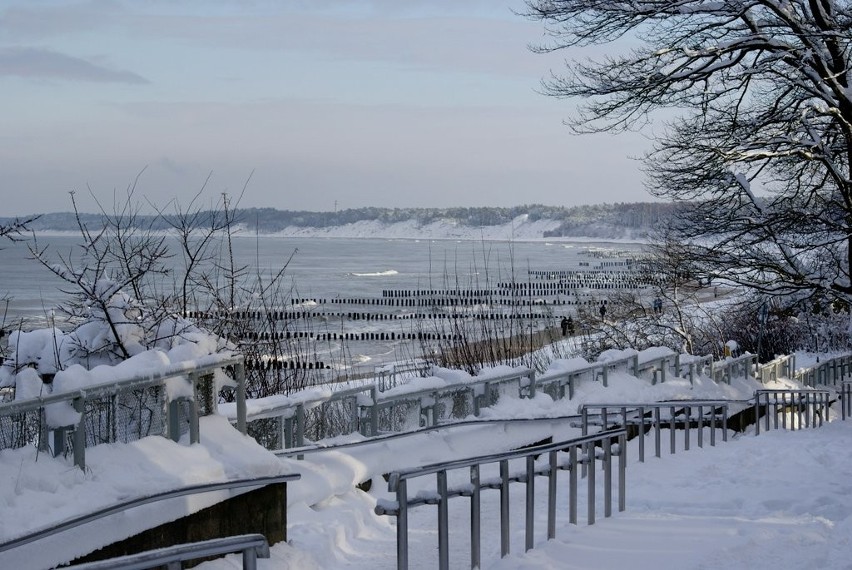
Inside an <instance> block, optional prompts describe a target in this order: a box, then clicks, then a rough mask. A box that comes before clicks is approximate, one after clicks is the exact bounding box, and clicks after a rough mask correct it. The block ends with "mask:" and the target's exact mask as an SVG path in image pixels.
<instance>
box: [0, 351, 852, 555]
mask: <svg viewBox="0 0 852 570" xmlns="http://www.w3.org/2000/svg"><path fill="white" fill-rule="evenodd" d="M634 354H635V353H634ZM665 354H668V352H667V351H665V350H663V351H660V350H652V351H649V352H643V353H642V354H640V359H645V358H658V357H660V356H662V355H665ZM621 357H622V358H623V357H624V355H623V354H622V355H621ZM580 364H581V363H580V361H579V359H574V360H571V361H557V362H556V363H554V365H553V368H552V370H569V369H576V367H579V365H580ZM511 371H512V369H509V368H506V367H501V368H500V369H496V370H491V371H487V372H486V373H485V376H486V377H488V376H489V375H491V376H493V377H498V376H500V375H503V374H506V373H507V372H511ZM435 373H436V376H439V377H440V378H441V381H442V382H450V381H451V380H450V377H453V378H454V379H458V380H464V377H465V375H464V373H460V372H459V371H447V370H440V369H439V370H436V372H435ZM20 376H21V375H19V379H20ZM477 378H478V377H477ZM437 380H438V378H432V379H428V380H424V381H423V382H426V383H427V384H428V383H430V382H434V381H437ZM458 380H453V381H458ZM23 381H24V382H25V381H26V376H25V378H24V380H23ZM794 385H795V383H793V382H792V381H788V380H784V381H779V382H776V383H773V384H772V385H769V386H766V387H770V388H780V387H787V386H794ZM761 386H763V385H760V384H758V383H757V382H756V381H754V380H752V379H747V378H734V379H733V380H732V383H731V385H727V384H716V383H715V382H713V381H712V380H710V379H707V378H696V379H695V382H694V383H692V384H690V382H689V380H687V379H683V378H670V379H668V380H667V381H666V382H665V383H659V384H656V385H651V384H650V383H649V381H648V380H645V379H638V378H635V377H633V376H631V375H630V374H628V373H627V372H624V371H613V372H612V373H611V374H610V375H609V386H608V387H603V386H602V385H601V384H600V383H599V382H593V381H585V382H581V383H579V385H578V386H577V387H576V393H575V398H574V399H572V400H562V401H553V400H551V399H550V398H549V397H548V396H547V395H545V394H542V393H538V394H537V395H536V397H535V398H533V399H520V398H502V399H501V401H500V402H498V403H497V405H496V406H494V407H492V408H489V409H486V410H483V415H482V418H483V419H489V420H495V419H507V418H524V419H526V418H531V417H541V418H548V419H545V420H542V421H540V422H535V423H531V422H524V423H522V424H510V423H506V422H499V423H488V424H481V425H466V426H463V427H459V428H455V429H443V430H439V431H431V432H426V433H422V434H418V435H416V436H413V437H407V438H393V439H383V440H381V441H375V442H370V443H367V444H363V445H356V446H351V447H347V448H342V449H328V450H319V451H306V452H305V453H304V459H303V460H298V461H297V460H295V459H279V458H276V457H275V456H274V455H273V454H271V453H270V452H268V451H266V450H264V449H262V448H261V447H260V446H258V445H257V444H256V443H255V442H254V441H253V440H251V439H250V438H248V437H245V436H242V435H241V434H239V433H238V432H237V431H236V430H235V429H233V428H232V427H231V426H230V424H229V423H228V422H227V420H226V419H225V418H224V417H222V416H211V417H206V418H202V424H201V443H200V444H194V445H187V442H186V441H183V442H181V443H174V442H172V441H170V440H168V439H166V438H163V437H149V438H144V439H142V440H139V441H136V442H133V443H129V444H106V445H100V446H96V447H93V448H91V449H89V450H88V451H87V470H86V472H85V473H84V472H82V471H80V470H78V469H76V468H74V467H73V465H72V462H71V460H70V458H64V457H58V458H52V457H49V456H48V455H47V454H45V453H41V454H39V453H37V452H36V451H35V450H34V449H32V448H25V449H19V450H5V451H0V478H2V480H3V481H6V484H5V485H3V486H2V487H0V505H2V509H3V510H2V512H3V517H2V518H0V541H6V540H9V539H12V538H14V537H16V536H20V535H22V534H24V533H26V532H28V531H32V530H34V529H38V528H41V527H45V526H50V525H52V524H55V523H56V522H58V521H61V520H64V519H67V518H69V517H72V516H75V515H79V514H82V513H87V512H91V511H93V510H96V509H98V508H101V507H103V506H107V505H110V504H111V503H114V502H116V501H119V500H125V499H127V498H131V497H135V496H142V495H146V494H150V493H154V492H157V491H163V490H168V489H172V488H175V487H178V486H182V485H189V484H197V483H203V482H215V481H222V480H227V479H232V478H237V477H252V476H264V475H274V474H281V473H292V472H297V473H300V474H301V475H302V478H301V479H300V480H299V481H297V482H292V483H290V484H289V485H288V518H289V525H288V527H289V530H288V532H289V542H288V543H286V544H278V545H274V546H273V547H272V549H271V551H272V558H271V559H269V560H260V561H259V568H261V569H267V570H271V569H276V570H277V569H285V568H293V569H295V568H299V569H308V570H309V569H312V568H317V569H319V568H353V569H358V568H364V569H366V568H369V569H371V570H375V569H376V568H394V567H395V540H396V539H395V532H396V531H395V520H394V519H393V518H392V517H386V516H379V515H376V514H374V512H373V509H374V507H375V505H376V504H377V502H378V501H380V500H385V499H392V498H393V497H392V496H391V495H389V494H388V492H387V484H386V483H385V482H384V480H383V479H382V477H381V476H382V475H383V474H386V473H388V472H390V471H392V470H394V469H403V468H410V467H412V466H416V465H424V464H428V463H433V462H437V461H445V460H449V459H456V458H464V457H469V456H471V455H480V454H486V453H493V452H497V451H503V450H506V449H510V448H516V447H519V446H521V445H525V444H528V443H531V442H534V441H539V440H541V439H542V438H543V437H546V436H549V435H553V436H554V437H555V438H557V440H558V439H570V438H571V437H574V436H576V435H578V429H577V428H576V427H572V426H571V425H570V423H569V422H567V421H566V420H564V419H560V417H561V416H566V415H570V414H575V413H576V410H577V406H578V405H580V404H582V403H593V402H607V401H608V402H626V401H659V400H667V399H682V398H741V399H744V398H748V397H750V396H751V395H752V393H753V391H754V390H755V389H756V388H758V387H761ZM316 395H317V394H316V393H314V394H313V396H316ZM290 398H292V399H293V401H296V400H298V399H299V396H296V395H294V396H291V397H290ZM279 403H280V402H279ZM265 405H267V406H268V405H272V404H270V403H267V404H265ZM260 408H263V405H261V406H260ZM833 416H834V417H833V418H832V419H833V421H831V422H829V423H828V424H827V425H825V426H824V427H822V428H818V429H806V430H801V431H796V432H781V431H774V432H769V433H763V434H761V435H760V436H754V435H753V434H750V433H747V434H743V435H738V436H736V437H733V435H734V434H733V433H731V434H729V435H730V436H732V437H731V438H730V439H731V440H730V441H729V442H727V443H722V442H721V437H720V436H718V435H717V441H718V443H717V445H716V447H709V446H707V444H705V447H704V448H703V449H696V448H695V447H694V443H693V449H691V450H690V451H688V452H683V451H680V450H681V449H682V447H679V451H678V453H677V454H675V455H672V456H669V455H665V454H664V456H663V457H662V458H659V459H658V458H654V457H652V456H649V457H648V458H646V461H645V462H644V463H640V462H639V461H638V453H637V446H638V442H637V441H633V442H631V443H630V444H629V445H628V468H627V510H626V511H625V512H621V513H614V516H613V517H612V518H607V519H604V518H603V517H602V511H599V518H598V521H597V523H596V524H595V525H594V526H585V524H584V519H583V517H582V515H581V519H580V526H573V525H569V524H567V513H566V512H564V511H565V509H564V508H560V512H561V515H560V516H561V518H560V519H559V520H558V524H557V538H556V539H555V540H552V541H547V540H546V538H545V535H544V529H545V528H546V524H545V519H544V518H543V517H544V516H545V512H546V511H545V509H544V508H543V505H542V504H540V503H541V500H542V497H539V498H538V499H537V505H536V513H537V515H536V516H537V520H536V529H537V530H536V548H535V549H534V550H532V551H530V552H529V553H523V545H522V540H523V530H522V526H520V525H522V521H523V514H522V513H523V504H524V502H523V487H522V486H520V485H516V487H518V489H516V490H513V491H512V493H513V494H512V505H511V509H512V512H513V513H515V515H514V517H513V525H514V526H513V531H512V532H513V542H512V554H511V555H510V556H509V557H508V558H506V559H503V560H500V558H499V545H498V543H497V542H496V541H497V540H498V537H499V531H498V530H497V527H496V526H495V525H496V524H497V522H496V521H498V520H499V510H498V505H497V498H496V497H497V493H496V491H484V492H483V500H482V505H483V506H482V508H483V514H482V520H483V534H482V536H483V567H486V568H500V569H503V568H505V569H508V568H528V569H534V568H584V569H592V568H614V567H618V566H619V565H624V566H627V565H629V566H630V567H637V568H648V567H656V568H668V567H672V566H675V565H676V566H677V567H679V568H715V567H726V568H732V569H738V568H796V567H802V568H807V567H820V568H830V569H831V568H838V569H839V568H848V566H849V561H848V560H847V558H846V555H848V552H849V549H848V548H847V545H848V544H849V540H850V539H849V538H848V537H849V536H850V530H852V528H850V525H852V518H850V517H849V515H850V514H852V492H850V490H852V488H850V487H849V485H847V484H846V483H844V481H847V480H850V477H852V455H850V454H848V453H845V452H843V450H844V449H846V448H847V447H848V445H849V442H850V438H852V431H851V430H852V423H850V422H841V421H840V420H839V413H838V411H837V410H834V411H833ZM719 435H720V434H719ZM664 437H665V436H664ZM352 439H353V440H356V439H359V438H352ZM693 441H694V440H693ZM705 441H709V436H707V435H706V434H705ZM646 445H647V446H648V449H651V448H652V447H651V446H652V444H651V443H650V442H646ZM458 475H459V474H456V476H458ZM486 476H488V473H484V474H483V477H486ZM600 479H602V477H601V478H599V483H600ZM368 480H372V481H373V485H372V488H371V489H370V491H369V492H364V491H360V490H357V489H356V488H355V484H358V483H362V482H364V481H368ZM456 482H458V481H456ZM563 483H564V480H563ZM581 485H583V483H581ZM545 487H546V486H545V484H544V482H543V480H542V483H539V484H538V485H537V488H538V489H544V488H545ZM560 487H564V485H563V484H562V483H560ZM583 488H584V487H581V489H583ZM433 491H434V478H427V480H426V481H422V482H418V483H417V484H414V482H413V483H412V486H411V487H410V492H411V493H418V492H421V493H430V492H433ZM580 494H581V496H582V495H583V492H581V493H580ZM225 496H227V494H226V493H222V492H220V493H217V494H213V495H203V496H195V497H190V498H188V499H187V498H185V499H181V500H175V501H170V502H168V503H162V504H155V505H152V506H149V507H141V508H139V509H135V510H132V511H128V512H125V513H122V514H121V515H117V516H116V517H112V518H109V519H105V520H102V521H100V522H96V523H91V524H89V525H87V526H85V527H83V528H80V529H78V530H76V531H70V532H68V533H65V534H62V535H59V536H56V537H53V538H50V539H45V540H44V541H40V542H39V543H36V544H33V545H28V546H24V547H19V548H16V549H14V550H13V551H9V552H3V553H0V568H45V567H50V566H51V565H54V564H57V563H60V562H62V561H65V560H68V559H70V558H72V557H74V556H77V555H81V554H83V553H85V552H88V551H91V550H92V549H94V548H98V547H100V546H102V545H105V544H108V543H110V542H113V541H115V540H119V539H121V538H124V537H126V536H131V535H133V534H135V533H137V532H139V531H141V530H142V529H144V528H148V527H151V526H155V525H157V524H161V523H163V522H166V521H168V520H173V519H174V518H177V517H179V516H182V515H184V514H187V513H189V512H194V511H196V510H199V509H201V508H204V507H206V506H208V505H209V504H212V503H214V502H216V501H218V500H221V499H222V498H224V497H225ZM581 499H582V497H581ZM468 504H469V503H468V502H467V501H466V500H464V499H461V498H458V499H453V500H451V502H450V517H451V523H450V524H451V539H450V542H451V566H452V567H465V566H466V565H467V564H468V562H467V560H468V558H467V557H468V551H467V538H466V537H467V533H468V528H469V521H468V520H467V512H468ZM566 504H567V502H566V500H565V498H564V497H562V498H560V502H559V505H561V506H564V505H566ZM580 512H581V513H584V512H585V511H584V507H583V506H581V509H580ZM409 517H410V518H409V525H410V529H411V530H410V538H411V551H410V558H411V567H412V568H434V567H435V566H436V564H437V558H436V545H437V538H436V536H437V534H436V523H435V521H436V510H435V508H434V507H432V506H422V507H418V508H415V509H413V510H411V511H410V513H409ZM234 567H239V558H238V557H229V558H227V559H223V560H217V561H212V562H207V563H204V564H203V565H201V566H200V568H203V569H206V570H219V569H225V568H234Z"/></svg>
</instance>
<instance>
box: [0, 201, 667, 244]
mask: <svg viewBox="0 0 852 570" xmlns="http://www.w3.org/2000/svg"><path fill="white" fill-rule="evenodd" d="M674 210H675V206H674V205H672V204H664V203H649V202H639V203H619V204H600V205H595V206H576V207H571V208H562V207H553V206H541V205H530V206H517V207H514V208H492V207H478V208H357V209H349V210H341V211H338V212H307V211H290V210H276V209H274V208H246V209H240V210H237V212H236V218H237V221H238V223H239V225H240V228H241V230H242V232H243V233H245V234H249V235H255V234H256V233H257V234H262V235H278V236H301V237H311V236H329V237H396V238H404V237H413V238H416V237H426V238H441V237H445V238H485V239H512V238H517V239H534V238H553V237H587V238H597V239H604V238H606V239H641V238H643V237H645V236H646V235H647V234H648V232H649V230H650V229H652V228H653V227H654V226H656V225H658V224H659V223H660V222H662V221H665V220H666V219H668V218H669V217H671V215H672V214H673V212H674ZM206 215H207V216H212V215H213V213H212V212H209V213H206ZM80 219H81V220H82V222H83V223H84V224H85V225H86V226H87V227H88V228H89V229H90V230H95V229H98V228H100V227H102V224H103V220H102V218H101V216H100V215H98V214H83V215H81V216H80ZM208 219H209V218H208ZM9 220H10V219H9V218H0V223H4V221H5V222H8V221H9ZM169 221H170V220H169V219H168V218H161V217H155V216H139V217H138V218H137V223H138V225H140V226H144V227H150V228H151V229H154V230H168V229H169V228H170V225H169ZM32 228H33V229H34V230H35V231H36V232H75V231H77V230H78V228H77V220H76V218H75V215H74V214H73V213H70V212H60V213H47V214H42V215H41V217H40V218H39V219H38V220H36V221H35V222H34V223H33V224H32Z"/></svg>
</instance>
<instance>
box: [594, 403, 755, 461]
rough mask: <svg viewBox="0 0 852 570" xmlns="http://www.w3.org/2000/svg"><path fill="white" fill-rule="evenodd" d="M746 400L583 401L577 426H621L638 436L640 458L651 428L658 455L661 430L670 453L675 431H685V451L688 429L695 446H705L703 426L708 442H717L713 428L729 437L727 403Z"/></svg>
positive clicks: (674, 439) (726, 437) (611, 427)
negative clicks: (666, 438)
mask: <svg viewBox="0 0 852 570" xmlns="http://www.w3.org/2000/svg"><path fill="white" fill-rule="evenodd" d="M734 404H742V407H746V405H747V402H745V401H737V400H688V401H677V402H651V403H645V404H643V403H629V404H628V403H620V404H583V405H581V406H580V419H581V422H580V427H581V429H582V433H583V435H588V434H589V430H590V427H593V426H600V429H602V430H604V431H605V430H608V429H613V428H616V427H622V428H625V429H628V430H629V431H628V434H629V435H630V436H633V435H638V436H639V461H640V462H643V461H645V437H644V435H645V434H646V433H647V432H648V431H651V430H653V432H654V455H655V456H656V457H660V455H661V449H662V430H663V429H668V430H669V453H671V454H674V453H676V451H677V443H676V438H675V433H676V430H677V429H681V430H683V433H684V438H683V442H684V451H689V446H690V432H691V431H692V430H693V429H695V430H696V433H695V439H696V443H697V445H698V447H704V428H705V427H707V428H709V429H710V445H711V446H715V445H716V430H718V429H721V430H722V441H727V440H728V418H729V417H730V406H732V405H734Z"/></svg>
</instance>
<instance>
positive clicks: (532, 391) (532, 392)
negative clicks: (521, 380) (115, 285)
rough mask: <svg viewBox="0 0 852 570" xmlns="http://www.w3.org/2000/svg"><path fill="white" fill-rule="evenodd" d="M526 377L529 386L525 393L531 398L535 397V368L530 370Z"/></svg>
mask: <svg viewBox="0 0 852 570" xmlns="http://www.w3.org/2000/svg"><path fill="white" fill-rule="evenodd" d="M528 378H529V381H530V387H529V390H528V392H527V393H528V395H529V398H530V399H532V398H535V390H536V386H535V370H530V372H529V376H528Z"/></svg>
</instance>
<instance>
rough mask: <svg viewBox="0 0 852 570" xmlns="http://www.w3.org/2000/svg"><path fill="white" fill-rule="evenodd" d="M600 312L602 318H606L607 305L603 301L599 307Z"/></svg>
mask: <svg viewBox="0 0 852 570" xmlns="http://www.w3.org/2000/svg"><path fill="white" fill-rule="evenodd" d="M598 312H599V313H600V314H601V320H604V319H606V305H604V304H603V303H601V308H600V309H598Z"/></svg>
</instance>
